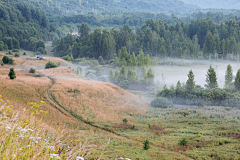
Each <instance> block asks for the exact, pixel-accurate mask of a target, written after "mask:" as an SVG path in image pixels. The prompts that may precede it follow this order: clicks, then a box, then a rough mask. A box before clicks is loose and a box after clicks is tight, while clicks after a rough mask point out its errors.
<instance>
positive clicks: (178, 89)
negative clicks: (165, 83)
mask: <svg viewBox="0 0 240 160" xmlns="http://www.w3.org/2000/svg"><path fill="white" fill-rule="evenodd" d="M181 89H182V85H181V82H180V81H178V82H177V85H176V91H180V90H181Z"/></svg>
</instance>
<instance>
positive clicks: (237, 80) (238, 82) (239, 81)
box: [234, 69, 240, 90]
mask: <svg viewBox="0 0 240 160" xmlns="http://www.w3.org/2000/svg"><path fill="white" fill-rule="evenodd" d="M234 85H235V87H236V89H237V90H240V69H239V70H238V72H237V75H236V77H235V83H234Z"/></svg>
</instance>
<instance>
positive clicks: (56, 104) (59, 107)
mask: <svg viewBox="0 0 240 160" xmlns="http://www.w3.org/2000/svg"><path fill="white" fill-rule="evenodd" d="M48 78H49V79H50V80H51V82H52V83H51V85H50V86H49V88H48V89H47V91H46V99H47V101H48V102H49V103H50V104H51V105H52V106H53V107H54V108H56V109H57V110H58V111H60V112H61V113H63V114H64V115H66V116H69V117H71V116H72V117H74V118H75V119H77V120H80V121H82V122H83V123H85V124H87V125H90V126H91V127H93V128H95V129H100V130H103V131H106V132H109V133H111V134H114V135H115V136H117V137H119V138H122V139H125V140H128V141H129V140H130V141H133V142H137V143H139V144H142V143H143V142H142V141H140V140H136V139H132V138H130V137H128V136H122V135H121V134H119V133H116V132H115V131H112V130H110V129H108V128H103V127H100V126H97V125H95V124H92V123H90V122H88V121H86V120H84V119H83V118H82V117H81V116H79V115H78V114H76V113H74V112H73V111H71V110H69V109H67V108H65V107H64V106H62V105H61V104H59V102H58V101H57V100H56V99H55V98H54V96H53V95H52V93H51V88H52V86H53V85H54V84H55V80H54V79H53V78H51V77H48ZM150 144H151V145H152V146H154V147H156V148H158V149H159V150H165V151H168V152H172V153H173V154H175V155H177V156H184V158H185V159H192V158H190V157H188V156H186V155H184V154H181V153H178V152H175V151H171V150H167V149H166V148H164V147H162V146H158V145H155V144H153V143H150Z"/></svg>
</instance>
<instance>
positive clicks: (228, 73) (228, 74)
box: [224, 64, 233, 87]
mask: <svg viewBox="0 0 240 160" xmlns="http://www.w3.org/2000/svg"><path fill="white" fill-rule="evenodd" d="M232 81H233V69H232V66H231V65H230V64H229V65H228V66H227V71H226V73H225V83H224V85H225V87H229V86H230V85H231V84H232Z"/></svg>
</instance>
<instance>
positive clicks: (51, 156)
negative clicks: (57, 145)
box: [50, 154, 59, 158]
mask: <svg viewBox="0 0 240 160" xmlns="http://www.w3.org/2000/svg"><path fill="white" fill-rule="evenodd" d="M50 158H59V156H58V154H50Z"/></svg>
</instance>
